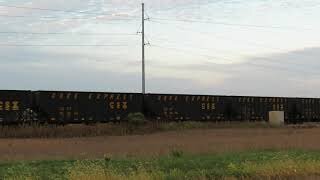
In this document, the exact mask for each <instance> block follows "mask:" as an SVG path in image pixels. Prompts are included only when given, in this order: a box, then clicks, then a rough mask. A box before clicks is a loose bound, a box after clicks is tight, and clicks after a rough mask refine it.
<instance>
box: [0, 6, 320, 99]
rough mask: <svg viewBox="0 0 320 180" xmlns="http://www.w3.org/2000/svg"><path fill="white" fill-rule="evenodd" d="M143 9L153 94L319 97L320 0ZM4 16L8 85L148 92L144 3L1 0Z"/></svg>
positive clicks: (0, 70)
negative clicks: (143, 52) (143, 44)
mask: <svg viewBox="0 0 320 180" xmlns="http://www.w3.org/2000/svg"><path fill="white" fill-rule="evenodd" d="M145 4H146V16H147V17H149V18H150V20H149V21H147V22H146V40H147V41H148V42H149V43H150V45H149V46H147V47H146V69H147V82H146V85H147V92H153V93H184V94H189V93H196V94H219V95H260V96H304V97H320V91H319V89H320V80H319V78H320V72H319V68H320V59H319V57H320V36H319V33H318V32H319V30H320V22H319V17H320V2H319V1H318V0H281V1H280V0H145ZM22 7H27V8H22ZM39 8H40V9H42V10H40V9H39ZM45 9H47V10H45ZM49 9H54V10H56V11H53V10H51V11H50V10H49ZM58 10H60V11H58ZM75 12H78V13H75ZM0 19H1V21H0V29H1V30H0V39H1V43H0V48H1V49H0V53H1V54H0V57H1V58H0V62H1V66H0V75H1V78H0V84H1V89H31V90H80V91H84V90H86V91H87V90H89V91H115V92H117V91H125V92H140V91H141V63H140V62H141V37H140V35H136V33H137V31H140V30H141V0H87V1H84V0H68V1H65V0H54V1H52V0H10V1H9V0H0ZM28 33H31V34H28ZM41 33H44V34H41ZM46 33H49V34H46ZM54 33H58V34H54ZM31 45H32V46H31ZM33 45H37V46H33ZM48 45H51V46H48ZM52 45H57V46H52ZM62 45H63V46H62ZM65 45H69V46H65ZM74 45H77V46H74ZM79 45H82V46H79ZM87 45H95V46H87ZM102 45H103V46H102Z"/></svg>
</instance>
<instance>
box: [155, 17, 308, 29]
mask: <svg viewBox="0 0 320 180" xmlns="http://www.w3.org/2000/svg"><path fill="white" fill-rule="evenodd" d="M152 19H155V20H159V21H178V22H187V23H190V22H196V23H207V24H218V25H224V26H238V27H246V28H264V29H285V30H314V29H310V28H298V27H286V26H264V25H253V24H237V23H225V22H217V21H212V19H205V20H204V21H203V20H195V19H185V20H184V19H169V18H152Z"/></svg>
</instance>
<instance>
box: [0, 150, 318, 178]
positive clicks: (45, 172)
mask: <svg viewBox="0 0 320 180" xmlns="http://www.w3.org/2000/svg"><path fill="white" fill-rule="evenodd" d="M0 178H1V179H48V180H49V179H70V180H87V179H92V180H93V179H95V180H96V179H97V180H100V179H101V180H102V179H103V180H104V179H119V180H121V179H137V180H138V179H139V180H140V179H142V180H143V179H145V180H147V179H243V178H245V179H247V178H252V179H261V178H265V179H284V178H287V179H292V178H295V179H303V178H305V179H309V178H313V179H316V178H320V152H316V151H302V150H287V151H273V150H261V151H247V152H238V153H222V154H204V155H192V154H185V153H183V152H182V151H179V150H173V151H171V153H170V154H169V155H166V156H159V157H152V158H151V157H149V158H108V157H105V158H104V159H98V160H81V161H74V160H64V161H61V160H60V161H31V162H28V161H26V162H15V163H12V162H9V163H1V164H0Z"/></svg>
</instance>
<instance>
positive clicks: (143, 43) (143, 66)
mask: <svg viewBox="0 0 320 180" xmlns="http://www.w3.org/2000/svg"><path fill="white" fill-rule="evenodd" d="M141 5H142V31H141V34H142V36H141V37H142V94H145V93H146V76H145V75H146V74H145V62H144V61H145V55H144V47H145V45H146V44H145V41H144V21H145V19H144V3H142V4H141Z"/></svg>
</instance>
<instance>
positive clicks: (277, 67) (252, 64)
mask: <svg viewBox="0 0 320 180" xmlns="http://www.w3.org/2000/svg"><path fill="white" fill-rule="evenodd" d="M151 47H158V48H163V49H168V50H174V51H180V52H183V53H188V54H194V55H197V56H202V57H206V58H208V59H224V60H227V61H232V60H231V59H228V58H225V57H215V56H211V55H205V54H199V53H195V52H192V51H189V50H184V49H178V48H172V47H164V46H159V45H151ZM210 63H211V62H210ZM214 64H216V65H223V64H217V63H214ZM246 64H247V65H251V66H255V67H259V68H264V69H265V68H267V69H278V70H283V71H288V72H291V73H292V72H293V70H292V69H289V68H286V67H279V66H270V65H265V64H258V63H254V62H245V63H243V65H246ZM298 71H299V72H302V73H306V74H313V75H319V73H316V72H310V71H301V70H300V69H299V70H298Z"/></svg>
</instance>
